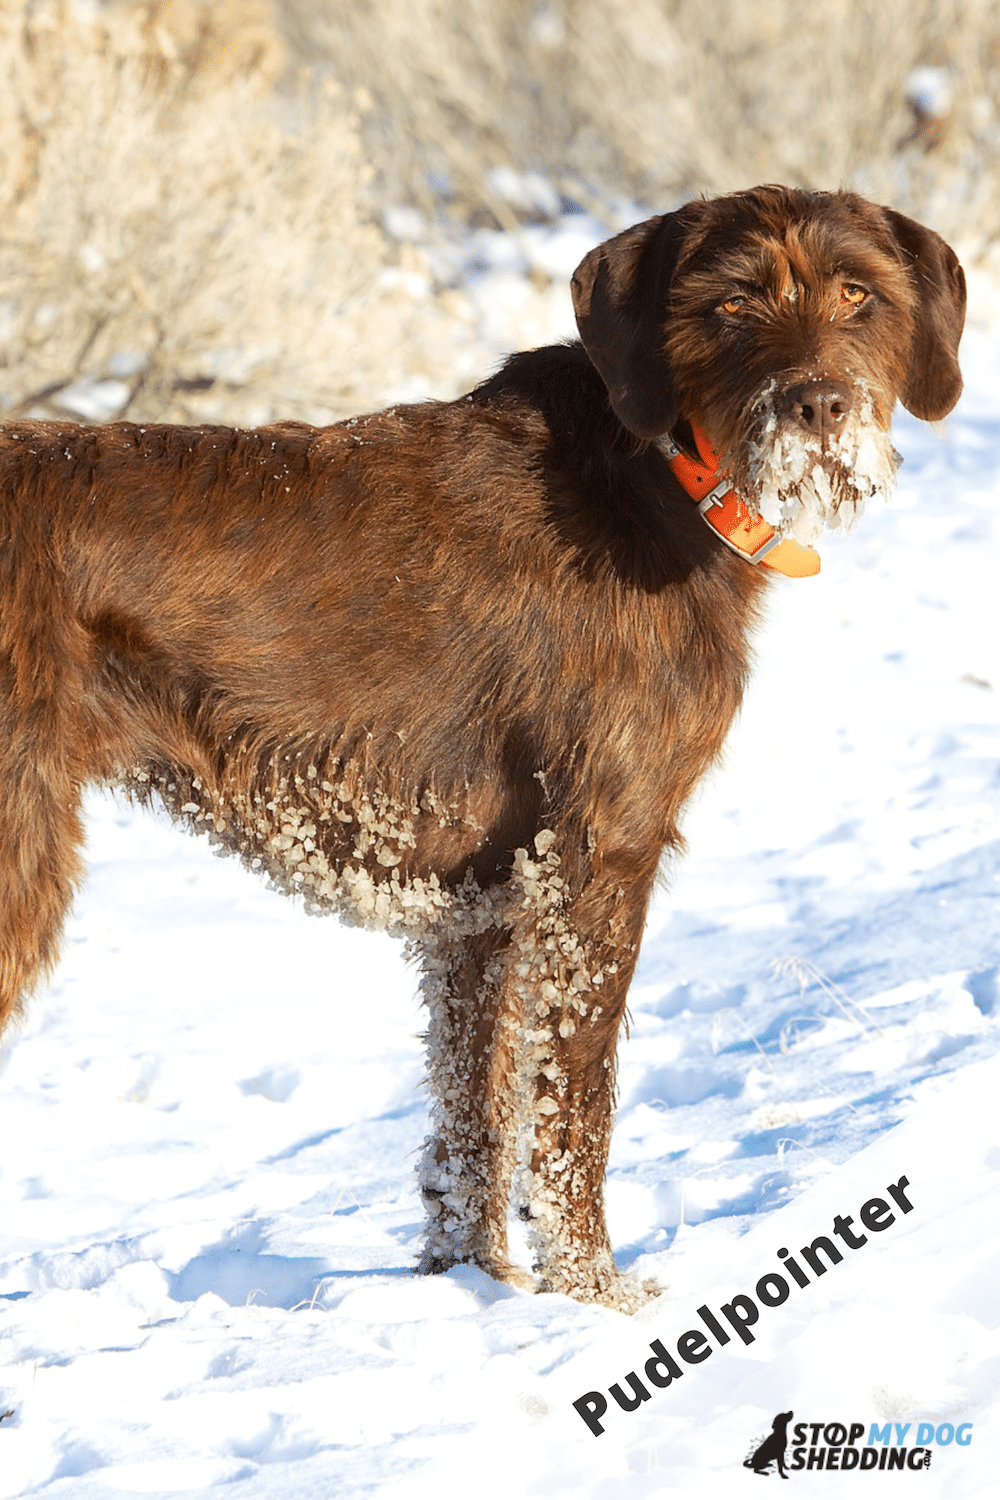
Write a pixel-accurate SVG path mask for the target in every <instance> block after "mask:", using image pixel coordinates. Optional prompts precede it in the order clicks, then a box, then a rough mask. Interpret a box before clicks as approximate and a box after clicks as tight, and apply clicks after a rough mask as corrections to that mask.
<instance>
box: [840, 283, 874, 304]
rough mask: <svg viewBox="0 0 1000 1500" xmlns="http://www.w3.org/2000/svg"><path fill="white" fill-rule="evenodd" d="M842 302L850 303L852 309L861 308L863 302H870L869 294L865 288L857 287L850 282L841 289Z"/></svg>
mask: <svg viewBox="0 0 1000 1500" xmlns="http://www.w3.org/2000/svg"><path fill="white" fill-rule="evenodd" d="M840 300H841V302H849V303H850V304H851V306H852V307H860V306H861V304H862V302H866V301H867V300H868V293H867V292H866V291H865V289H864V287H863V286H855V284H854V282H853V281H848V282H847V283H846V284H845V285H844V286H842V287H841V288H840Z"/></svg>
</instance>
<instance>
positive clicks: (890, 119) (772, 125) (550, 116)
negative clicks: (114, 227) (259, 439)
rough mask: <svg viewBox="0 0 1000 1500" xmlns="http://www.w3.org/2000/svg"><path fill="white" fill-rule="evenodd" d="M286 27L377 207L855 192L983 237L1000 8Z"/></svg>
mask: <svg viewBox="0 0 1000 1500" xmlns="http://www.w3.org/2000/svg"><path fill="white" fill-rule="evenodd" d="M281 16H282V23H283V26H284V30H285V36H286V39H287V42H288V46H289V48H290V51H291V53H292V54H293V55H296V56H298V57H301V58H306V57H308V58H310V59H313V60H315V59H317V58H322V59H325V62H326V65H327V66H328V67H329V68H330V69H331V70H332V71H333V72H334V73H335V74H336V76H338V77H339V78H341V79H343V80H344V81H345V82H346V83H348V84H349V85H351V86H352V87H356V88H360V89H361V90H363V91H364V94H365V95H367V96H370V98H371V103H372V108H371V109H370V111H369V112H368V113H367V114H366V117H365V139H366V142H367V144H368V146H369V150H370V152H371V154H372V157H373V160H374V161H375V162H376V164H377V166H378V168H379V173H380V180H381V184H382V191H383V192H384V193H385V195H386V196H387V197H388V198H389V199H395V200H397V201H414V200H419V199H420V198H421V197H422V198H423V199H424V200H425V201H426V200H427V199H428V197H429V196H431V189H429V187H428V179H427V174H428V169H431V170H432V172H433V171H436V172H437V173H440V174H444V175H446V176H447V178H448V179H449V180H450V183H451V186H452V190H453V192H454V194H455V196H456V201H457V205H458V207H459V210H460V212H462V213H464V214H465V215H466V216H467V215H468V213H469V210H470V207H472V208H474V206H475V205H476V204H482V203H483V202H484V200H485V199H488V198H489V195H488V193H487V192H486V191H485V187H484V174H485V172H486V170H487V169H489V168H490V167H496V166H503V165H510V166H514V167H516V168H518V169H521V170H531V169H541V170H542V171H544V172H545V173H546V174H548V175H549V177H550V178H551V179H552V180H554V181H556V182H558V183H560V184H561V185H562V186H563V188H564V190H565V191H567V192H568V193H569V194H570V195H571V196H574V197H577V198H583V199H584V201H587V200H588V198H589V199H590V200H591V201H594V200H596V201H598V202H600V201H603V202H605V203H607V202H608V201H610V200H613V198H614V196H615V194H616V193H623V192H626V193H630V194H632V195H633V196H634V197H636V198H637V199H638V200H639V201H640V202H644V203H649V204H653V205H655V204H660V205H664V206H665V205H668V204H670V203H671V202H675V201H678V200H679V199H682V198H685V197H687V196H690V195H691V194H693V193H696V192H702V191H708V192H715V191H723V190H726V189H730V188H736V187H745V186H748V185H750V184H752V183H754V182H760V181H781V182H787V183H789V184H792V185H796V186H804V187H837V186H839V185H856V186H859V187H861V188H862V189H863V190H867V191H869V192H870V193H872V194H873V195H874V196H876V197H882V198H885V199H893V200H895V201H896V202H897V204H898V205H899V206H900V207H908V208H910V209H911V210H912V211H914V212H917V213H923V214H924V215H925V216H926V217H929V218H931V219H933V220H935V221H937V222H938V224H939V226H940V227H942V228H944V229H945V230H946V231H947V232H950V233H952V234H958V235H959V236H960V237H968V235H969V234H970V233H973V232H976V231H977V230H982V231H983V232H985V233H988V234H989V235H992V234H993V233H994V231H995V224H996V221H997V209H998V207H1000V195H998V191H997V183H998V176H1000V159H998V157H1000V153H998V151H997V145H998V139H997V112H996V108H995V105H994V103H993V101H994V100H996V98H997V96H998V93H1000V87H998V85H1000V73H998V62H1000V56H998V38H1000V3H998V0H825V3H824V4H823V5H821V6H813V7H810V8H809V9H808V10H807V11H804V10H803V8H802V6H801V4H798V3H792V0H754V4H753V5H740V4H738V3H736V0H463V3H462V4H461V5H456V4H452V3H450V0H368V3H367V4H365V5H364V6H359V5H357V4H356V0H283V3H282V5H281ZM919 65H925V66H934V67H936V68H939V69H941V70H942V78H943V79H944V80H945V81H946V83H947V85H948V88H949V89H950V92H951V96H952V103H951V105H950V106H949V107H948V108H947V109H946V111H945V113H944V115H943V116H942V117H940V118H937V119H935V120H932V121H928V120H926V119H925V120H920V119H919V118H918V117H917V115H916V113H915V111H914V109H913V107H912V106H911V104H910V103H908V101H907V97H906V95H907V87H906V84H907V79H908V77H909V76H910V74H911V72H912V70H913V69H914V68H915V67H917V66H919ZM928 127H930V128H928ZM489 201H490V203H491V206H492V208H493V210H494V212H496V213H497V214H498V216H500V217H501V218H503V217H504V215H505V213H506V212H507V210H506V209H505V207H504V205H503V204H502V203H500V204H498V203H497V201H496V197H495V195H494V198H493V199H491V200H489Z"/></svg>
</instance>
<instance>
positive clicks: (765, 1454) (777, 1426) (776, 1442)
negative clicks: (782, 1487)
mask: <svg viewBox="0 0 1000 1500" xmlns="http://www.w3.org/2000/svg"><path fill="white" fill-rule="evenodd" d="M792 1416H793V1413H792V1412H790V1411H779V1413H778V1415H777V1416H776V1417H775V1419H774V1421H773V1422H772V1423H771V1433H770V1435H769V1436H768V1437H766V1438H765V1439H764V1441H763V1442H762V1443H761V1444H760V1446H759V1447H757V1448H755V1449H754V1451H753V1453H751V1455H750V1457H749V1458H745V1459H744V1460H743V1467H744V1469H753V1471H754V1473H755V1474H763V1475H764V1476H765V1477H767V1475H769V1474H770V1471H771V1465H772V1464H776V1465H777V1467H778V1473H779V1474H780V1475H781V1477H782V1479H787V1478H788V1475H787V1474H786V1473H785V1449H786V1448H787V1447H788V1424H789V1422H790V1421H791V1420H792Z"/></svg>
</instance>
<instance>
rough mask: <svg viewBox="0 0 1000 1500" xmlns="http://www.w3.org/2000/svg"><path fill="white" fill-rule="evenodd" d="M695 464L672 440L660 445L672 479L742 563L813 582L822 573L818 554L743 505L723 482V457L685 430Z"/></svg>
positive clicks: (692, 425)
mask: <svg viewBox="0 0 1000 1500" xmlns="http://www.w3.org/2000/svg"><path fill="white" fill-rule="evenodd" d="M687 425H688V426H689V427H690V429H691V435H692V437H693V438H694V444H695V449H696V451H697V455H698V456H697V458H694V457H692V455H691V454H690V453H687V452H685V451H684V449H683V448H679V447H678V446H677V444H676V443H675V442H674V441H673V439H672V438H671V437H669V436H668V437H666V438H665V439H664V440H663V443H662V445H661V447H662V452H663V454H664V456H665V458H666V460H667V462H668V463H669V465H670V469H671V472H672V473H673V476H674V478H675V479H676V480H677V482H678V483H679V484H680V485H681V487H682V488H683V489H684V490H685V491H686V493H687V494H689V495H690V496H691V499H692V500H693V501H694V502H695V504H696V505H697V507H698V509H699V511H700V512H701V514H702V516H703V518H704V519H705V521H706V522H707V524H708V525H709V526H710V527H711V528H712V530H713V531H714V532H715V534H716V535H717V536H718V537H719V539H720V540H721V541H723V542H725V544H726V546H727V547H729V548H731V550H732V551H733V552H736V553H738V554H739V556H740V557H742V558H743V560H744V562H748V563H753V564H754V565H755V566H756V565H759V566H761V567H764V568H770V569H772V570H773V571H774V572H776V573H784V574H785V576H786V577H787V578H809V577H811V576H812V575H813V574H814V573H818V572H819V553H818V552H816V551H815V550H814V549H813V548H812V547H803V546H802V545H801V544H800V543H799V542H794V541H792V539H791V538H790V537H786V538H784V539H782V537H780V536H779V535H778V533H777V532H776V531H775V529H774V527H773V526H771V525H769V524H768V522H767V521H765V520H764V518H763V516H759V515H757V514H756V512H755V511H752V510H750V508H749V507H748V506H747V505H745V504H744V503H743V501H742V500H741V499H740V497H739V496H738V495H737V493H736V491H735V490H734V489H733V487H732V485H731V484H730V483H729V480H728V479H727V478H726V477H725V476H723V477H722V479H721V480H720V479H719V464H720V462H721V459H720V456H719V454H718V453H716V451H715V449H714V448H713V447H712V445H711V443H710V442H709V440H708V438H707V437H706V436H705V434H704V432H702V430H701V428H700V427H698V426H696V424H695V423H694V422H690V423H688V424H687Z"/></svg>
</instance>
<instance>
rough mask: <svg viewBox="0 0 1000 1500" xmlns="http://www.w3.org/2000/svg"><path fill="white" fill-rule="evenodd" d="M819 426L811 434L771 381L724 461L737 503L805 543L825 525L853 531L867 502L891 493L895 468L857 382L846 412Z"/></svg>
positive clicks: (893, 454)
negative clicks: (745, 432) (736, 496)
mask: <svg viewBox="0 0 1000 1500" xmlns="http://www.w3.org/2000/svg"><path fill="white" fill-rule="evenodd" d="M817 427H818V429H819V430H816V431H812V430H810V429H809V427H808V426H807V425H806V424H805V423H804V422H803V420H802V417H801V414H800V413H799V412H798V411H796V410H793V409H792V403H790V402H789V399H788V393H787V392H782V391H779V389H778V383H777V381H773V382H772V383H771V384H770V385H769V386H768V387H767V388H766V390H765V391H764V392H763V393H762V394H761V395H760V396H759V397H758V398H757V400H756V401H755V402H754V404H753V407H752V409H751V412H750V415H749V421H748V424H747V429H745V430H746V431H748V436H745V437H744V438H743V439H742V441H741V443H740V446H739V451H738V452H734V453H733V454H731V455H729V456H728V457H727V460H726V466H727V467H728V468H729V471H730V473H731V475H732V478H733V481H734V485H735V488H736V491H737V493H738V494H739V496H740V498H741V499H742V500H743V501H744V502H745V503H746V504H747V505H748V506H749V507H750V508H751V509H752V510H755V511H756V512H757V513H758V514H759V515H761V516H763V518H764V520H765V521H767V522H769V523H770V525H772V526H773V527H774V529H775V530H776V531H777V532H779V533H780V534H781V535H782V536H791V537H794V539H795V540H796V541H797V542H802V543H804V544H809V543H811V542H815V541H816V540H817V538H818V537H819V536H820V535H821V533H822V531H823V529H824V527H829V528H830V529H831V530H837V529H840V530H843V531H845V532H849V531H851V530H852V529H853V528H854V526H855V525H856V524H857V521H858V519H859V518H860V516H861V515H862V513H863V511H864V508H865V505H866V504H867V502H868V501H869V500H871V499H872V498H873V497H875V496H881V497H882V498H885V497H887V496H888V495H889V493H890V491H891V490H892V486H893V484H894V482H895V477H896V469H897V468H898V466H899V456H898V455H897V453H896V451H895V449H894V448H893V446H892V441H891V438H890V435H889V433H888V431H887V430H886V429H885V428H884V427H882V425H881V424H880V423H879V422H878V420H877V418H876V412H875V402H874V399H873V397H872V394H871V391H870V389H869V388H868V387H867V385H866V384H865V383H864V382H863V381H861V382H857V383H856V384H855V386H854V387H853V391H852V401H851V404H850V409H849V410H847V411H846V412H844V413H842V414H840V415H838V416H837V418H836V420H835V421H833V422H830V423H828V424H826V425H824V424H823V423H817Z"/></svg>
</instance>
